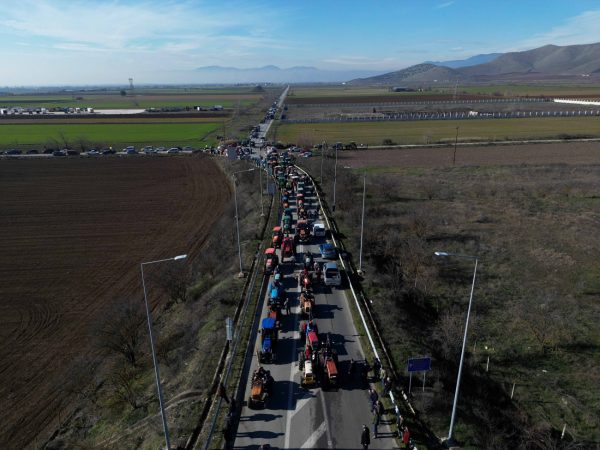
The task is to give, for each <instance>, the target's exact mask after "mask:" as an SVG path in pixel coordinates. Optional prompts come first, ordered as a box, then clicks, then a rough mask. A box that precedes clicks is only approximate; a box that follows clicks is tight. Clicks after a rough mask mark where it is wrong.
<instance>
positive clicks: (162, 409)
mask: <svg viewBox="0 0 600 450" xmlns="http://www.w3.org/2000/svg"><path fill="white" fill-rule="evenodd" d="M186 258H187V255H179V256H175V257H173V258H167V259H159V260H158V261H149V262H143V263H141V264H140V270H141V272H142V287H143V289H144V303H145V304H146V318H147V319H148V334H149V335H150V348H151V349H152V363H153V364H154V376H155V378H156V390H157V391H158V404H159V406H160V416H161V418H162V424H163V431H164V433H165V442H166V444H167V450H171V438H170V436H169V426H168V425H167V416H166V414H165V407H164V400H163V391H162V386H161V384H160V370H159V368H158V361H157V360H156V348H155V343H154V334H153V333H152V319H151V317H150V305H149V304H148V295H147V294H146V282H145V280H144V266H147V265H149V264H156V263H161V262H165V261H179V260H180V259H186Z"/></svg>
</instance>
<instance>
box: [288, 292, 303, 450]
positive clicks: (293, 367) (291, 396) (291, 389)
mask: <svg viewBox="0 0 600 450" xmlns="http://www.w3.org/2000/svg"><path fill="white" fill-rule="evenodd" d="M298 293H300V284H298ZM290 312H291V313H292V314H294V328H293V332H292V339H293V342H292V356H293V357H294V358H295V357H296V344H297V343H298V339H299V337H300V333H299V332H298V314H299V313H300V308H299V307H298V306H294V307H293V308H290ZM295 374H296V364H295V363H294V362H293V361H292V364H290V379H289V382H290V384H289V389H288V408H287V412H286V418H285V448H290V432H291V430H292V428H291V426H290V425H291V422H292V417H293V416H294V414H295V413H296V411H295V410H292V406H293V401H294V375H295Z"/></svg>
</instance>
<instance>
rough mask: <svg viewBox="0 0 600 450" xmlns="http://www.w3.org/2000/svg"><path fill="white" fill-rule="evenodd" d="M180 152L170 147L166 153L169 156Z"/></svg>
mask: <svg viewBox="0 0 600 450" xmlns="http://www.w3.org/2000/svg"><path fill="white" fill-rule="evenodd" d="M180 151H181V150H179V149H178V148H177V147H171V148H170V149H169V150H167V153H169V154H174V153H179V152H180Z"/></svg>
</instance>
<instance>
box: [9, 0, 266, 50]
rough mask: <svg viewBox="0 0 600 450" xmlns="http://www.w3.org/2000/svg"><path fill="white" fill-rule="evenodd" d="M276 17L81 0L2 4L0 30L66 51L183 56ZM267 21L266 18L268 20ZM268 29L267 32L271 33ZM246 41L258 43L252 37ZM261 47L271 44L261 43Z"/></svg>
mask: <svg viewBox="0 0 600 450" xmlns="http://www.w3.org/2000/svg"><path fill="white" fill-rule="evenodd" d="M269 15H272V13H267V14H265V13H264V12H263V13H260V14H259V12H258V11H256V10H255V9H254V8H252V7H249V8H246V7H244V6H243V5H238V6H236V13H235V14H230V13H227V12H225V11H224V10H223V8H221V11H218V12H217V11H215V10H214V8H212V7H210V6H204V5H203V4H200V5H199V4H198V3H197V2H190V1H184V2H178V1H174V0H171V1H166V2H158V1H154V0H143V1H141V2H136V3H131V2H127V3H125V2H121V1H102V2H89V1H81V0H72V1H66V0H58V1H53V0H22V1H20V2H14V3H13V2H9V3H8V4H7V5H4V4H3V5H2V18H0V28H2V29H3V31H4V33H5V34H6V33H7V32H8V33H11V34H12V35H16V36H19V37H20V38H23V37H30V38H31V37H37V38H43V39H45V40H48V41H49V42H48V44H49V45H52V44H54V43H58V44H59V46H58V47H56V46H55V48H61V49H64V50H69V49H71V50H82V49H84V47H82V46H75V45H72V43H78V44H81V45H86V44H87V45H90V46H91V47H90V48H97V49H99V48H105V49H110V50H112V51H131V50H133V51H138V50H143V48H140V42H143V43H144V44H143V45H144V46H147V47H154V48H160V47H161V46H164V47H165V48H166V49H170V50H172V51H183V50H185V49H188V50H189V49H194V48H198V47H201V46H202V43H203V42H204V41H205V40H206V39H208V38H210V36H212V35H215V34H220V33H223V32H227V31H228V30H231V29H235V30H239V32H240V33H239V37H240V39H239V42H240V43H243V40H244V35H245V34H249V33H250V32H249V29H250V28H251V27H252V24H253V23H254V24H261V23H262V22H263V21H264V20H265V19H263V17H267V18H268V17H269ZM266 20H268V19H266ZM267 28H268V27H265V29H267ZM248 40H249V41H251V42H254V41H256V37H253V36H249V37H248ZM262 45H268V41H263V42H262Z"/></svg>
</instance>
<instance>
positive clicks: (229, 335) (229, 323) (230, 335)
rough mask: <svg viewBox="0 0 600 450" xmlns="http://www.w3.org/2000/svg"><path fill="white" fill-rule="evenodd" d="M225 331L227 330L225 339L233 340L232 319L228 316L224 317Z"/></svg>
mask: <svg viewBox="0 0 600 450" xmlns="http://www.w3.org/2000/svg"><path fill="white" fill-rule="evenodd" d="M225 331H226V332H227V340H228V341H229V342H231V341H233V319H232V318H231V317H228V318H227V319H225Z"/></svg>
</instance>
